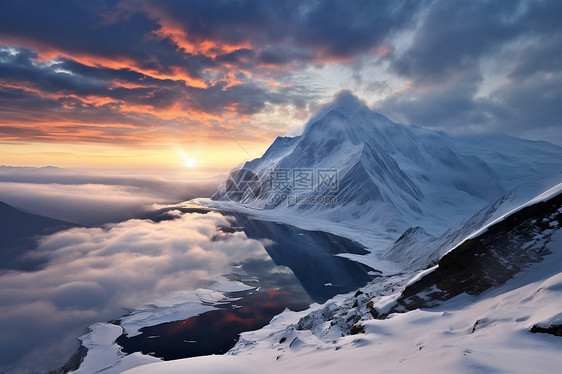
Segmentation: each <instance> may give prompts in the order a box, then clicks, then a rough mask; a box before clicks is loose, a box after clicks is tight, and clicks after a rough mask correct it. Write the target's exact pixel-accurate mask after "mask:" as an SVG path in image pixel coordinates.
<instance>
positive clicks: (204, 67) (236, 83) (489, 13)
mask: <svg viewBox="0 0 562 374" xmlns="http://www.w3.org/2000/svg"><path fill="white" fill-rule="evenodd" d="M1 8H2V9H1V11H0V42H2V43H3V44H4V45H6V46H11V47H19V46H24V47H27V49H23V48H18V49H17V51H18V53H17V55H15V56H14V55H13V53H12V52H13V51H9V50H6V49H4V50H2V51H1V52H0V80H1V81H3V82H4V83H5V82H8V83H10V85H9V86H6V87H3V88H2V89H1V90H0V91H2V92H0V94H1V95H2V96H1V100H2V103H0V106H1V109H2V111H3V114H4V113H5V114H6V115H5V116H3V117H4V118H6V119H10V120H11V121H12V122H10V123H6V125H7V126H10V127H11V128H12V129H11V130H5V131H4V132H6V133H7V132H9V131H11V132H12V134H13V133H14V131H13V128H15V127H17V126H16V125H15V123H16V122H17V120H18V118H20V119H21V121H31V120H34V119H35V118H37V117H40V116H41V110H44V111H46V112H47V115H51V114H52V113H55V114H56V115H57V116H59V117H61V118H62V117H65V116H67V117H68V119H69V120H72V121H74V120H75V119H77V120H78V121H81V119H80V118H82V117H83V118H86V115H87V116H88V117H89V118H90V120H91V119H92V118H96V121H99V123H108V122H111V123H119V122H120V121H122V123H127V124H131V123H136V126H138V127H144V126H149V127H150V126H151V125H150V122H152V123H153V124H154V125H152V126H153V127H154V126H156V127H158V126H164V127H165V126H166V123H167V122H166V120H164V119H163V117H164V116H160V118H152V117H150V116H157V117H158V114H157V113H156V114H155V113H154V112H155V111H162V110H167V109H171V108H174V109H176V110H186V111H204V112H208V113H210V114H213V115H222V114H224V113H229V116H231V115H232V113H231V111H232V110H234V111H235V112H236V114H238V115H240V116H246V115H252V114H256V113H264V111H267V110H268V107H269V106H270V105H292V106H294V108H297V109H299V108H304V107H306V104H305V103H309V104H310V106H311V107H314V106H318V104H319V102H318V101H319V100H320V99H321V97H328V96H329V95H330V94H331V93H332V92H325V93H324V94H323V95H322V94H319V93H318V91H317V90H316V87H312V86H308V89H307V86H306V85H305V84H302V85H300V86H299V84H298V83H299V82H295V80H296V78H295V74H298V73H299V72H302V71H303V70H306V69H307V68H309V67H322V66H325V65H326V64H330V63H331V64H340V65H342V66H345V67H346V68H347V69H348V70H349V71H351V73H350V74H351V76H352V78H353V79H354V81H355V82H356V84H357V85H358V86H364V87H365V88H366V89H367V90H369V89H376V90H377V91H378V89H377V88H373V87H374V86H373V82H372V81H369V80H368V79H365V74H364V73H365V71H364V70H362V69H363V68H364V67H365V66H368V65H369V64H379V65H378V66H382V65H380V63H386V64H388V70H387V71H386V74H387V76H386V77H384V76H383V77H375V78H376V80H377V81H380V82H383V83H384V84H386V83H385V82H386V81H385V78H391V79H392V78H401V79H403V80H407V81H409V83H408V84H409V85H408V86H407V87H406V89H400V90H395V91H392V89H391V88H390V89H385V90H384V94H385V98H384V99H383V100H379V101H378V102H376V103H375V107H376V108H377V109H379V110H381V111H383V112H384V113H386V114H388V115H390V116H391V117H393V118H397V119H401V120H403V121H407V122H410V123H414V124H419V125H425V126H432V127H440V128H445V129H447V128H449V129H452V130H455V131H456V130H459V129H465V130H470V131H473V130H474V129H479V130H480V131H484V130H485V131H505V132H512V133H513V134H515V135H522V134H524V133H525V132H526V131H528V130H536V129H541V128H542V129H555V128H556V127H557V126H560V122H559V118H562V112H561V111H562V107H561V106H559V105H556V104H555V103H556V102H557V101H558V102H560V100H562V97H560V91H559V90H558V86H557V84H558V83H559V81H560V74H562V68H561V66H562V26H561V25H562V24H561V23H560V22H559V14H561V13H562V3H561V2H559V1H524V0H520V1H503V2H490V1H483V0H475V1H465V2H452V1H444V0H436V1H409V0H403V1H359V0H357V1H351V2H343V1H336V0H327V1H314V0H312V1H296V0H295V1H289V0H286V1H274V2H270V1H258V0H232V1H212V2H210V1H204V0H193V1H189V2H185V1H179V0H177V1H176V0H167V1H158V2H155V1H145V0H122V1H109V0H103V1H99V2H94V3H90V2H75V1H68V2H67V1H60V2H56V3H51V2H43V1H28V0H24V1H21V2H4V3H3V4H2V6H1ZM408 35H409V36H408ZM44 56H49V59H50V61H48V64H46V63H45V62H47V61H46V58H45V57H44ZM56 56H59V57H58V58H56V59H54V60H53V58H55V57H56ZM490 67H491V68H490ZM486 68H490V69H491V70H490V71H491V73H489V72H488V73H487V72H486V71H485V70H486ZM68 72H70V73H72V74H68ZM498 77H499V81H498V79H496V80H494V79H495V78H498ZM269 78H274V79H278V80H279V81H282V82H284V83H293V88H288V87H281V88H280V87H279V86H278V84H275V85H273V84H271V83H267V82H270V81H269ZM279 81H277V83H279ZM22 82H23V83H25V84H27V85H29V86H32V88H34V89H35V91H30V90H23V87H20V84H21V83H22ZM16 83H18V84H16ZM295 83H296V84H295ZM317 83H318V82H317ZM325 84H327V85H328V86H330V85H331V84H332V82H325ZM490 85H492V86H493V87H490ZM297 86H299V87H297ZM18 88H22V89H21V90H19V91H18ZM341 88H347V87H339V88H338V89H341ZM389 92H390V93H389ZM482 92H484V93H483V94H482ZM53 93H56V94H57V95H58V96H59V97H58V98H57V97H53V96H49V95H45V94H53ZM68 96H72V97H71V98H69V97H68ZM85 97H90V98H91V97H97V98H100V99H103V100H101V101H100V103H99V104H95V103H94V104H93V103H92V102H91V100H90V101H89V100H86V98H85ZM526 98H528V99H527V100H525V99H526ZM108 99H109V101H111V102H108ZM32 103H33V104H34V105H32ZM127 106H128V107H131V106H133V107H135V108H136V109H135V111H136V112H135V113H131V111H129V112H128V113H123V109H124V108H125V107H127ZM32 107H33V108H34V110H33V111H31V110H30V109H31V108H32ZM26 108H27V109H28V110H29V112H23V111H24V110H25V109H26ZM139 108H146V111H148V112H149V113H141V110H140V109H139ZM309 114H310V113H309ZM166 118H170V115H168V116H167V117H166ZM198 124H199V123H198ZM198 124H194V125H193V126H197V125H198ZM43 131H45V130H44V129H43ZM23 132H24V131H23V130H22V134H23ZM45 132H47V131H45ZM25 133H26V134H30V132H29V130H25ZM92 139H93V138H92Z"/></svg>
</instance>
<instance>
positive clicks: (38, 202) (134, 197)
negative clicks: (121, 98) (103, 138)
mask: <svg viewBox="0 0 562 374" xmlns="http://www.w3.org/2000/svg"><path fill="white" fill-rule="evenodd" d="M147 174H148V173H147V172H144V173H143V172H142V171H139V172H137V173H131V172H122V173H116V172H113V173H112V174H110V173H107V172H93V171H80V170H69V169H60V168H53V167H46V168H16V167H8V166H0V201H3V202H5V203H8V204H10V205H13V206H15V207H18V208H22V209H25V210H28V211H30V212H33V213H37V214H40V215H44V216H47V217H51V218H56V219H61V220H64V221H69V222H74V223H79V224H83V225H98V224H102V223H107V222H119V221H122V220H124V219H129V218H133V217H136V216H138V215H139V214H141V213H143V212H144V211H146V210H147V209H149V208H150V206H151V205H152V204H155V203H174V202H179V201H183V200H188V199H192V198H195V197H210V196H211V195H212V193H213V191H215V189H216V187H217V186H218V185H219V183H220V181H221V180H222V178H223V177H222V176H217V177H215V178H208V179H191V180H186V179H178V178H177V175H174V174H171V173H170V175H169V176H167V175H166V173H161V176H153V175H154V173H153V174H148V175H150V176H147Z"/></svg>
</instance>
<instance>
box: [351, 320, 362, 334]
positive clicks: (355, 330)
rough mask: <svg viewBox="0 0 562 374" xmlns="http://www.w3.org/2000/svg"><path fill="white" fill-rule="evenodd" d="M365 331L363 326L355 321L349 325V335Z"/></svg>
mask: <svg viewBox="0 0 562 374" xmlns="http://www.w3.org/2000/svg"><path fill="white" fill-rule="evenodd" d="M364 333H365V326H363V325H361V324H360V323H357V324H355V325H353V326H351V330H349V334H350V335H357V334H364Z"/></svg>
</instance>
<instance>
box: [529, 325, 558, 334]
mask: <svg viewBox="0 0 562 374" xmlns="http://www.w3.org/2000/svg"><path fill="white" fill-rule="evenodd" d="M529 330H530V331H531V332H533V333H542V334H551V335H555V336H562V325H550V326H548V327H541V326H537V325H533V326H531V328H530V329H529Z"/></svg>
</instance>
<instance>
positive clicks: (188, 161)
mask: <svg viewBox="0 0 562 374" xmlns="http://www.w3.org/2000/svg"><path fill="white" fill-rule="evenodd" d="M183 163H184V165H185V166H186V167H188V168H194V167H195V166H196V165H197V160H195V159H194V158H192V157H184V159H183Z"/></svg>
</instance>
